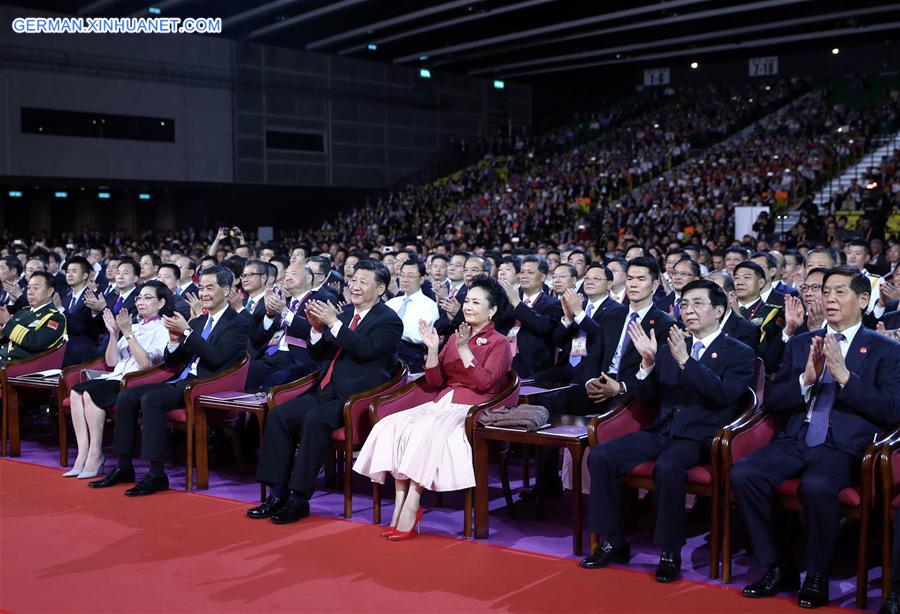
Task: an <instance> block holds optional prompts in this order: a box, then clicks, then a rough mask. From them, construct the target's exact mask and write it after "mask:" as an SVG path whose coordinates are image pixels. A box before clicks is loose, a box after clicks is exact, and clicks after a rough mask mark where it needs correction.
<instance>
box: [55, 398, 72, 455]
mask: <svg viewBox="0 0 900 614" xmlns="http://www.w3.org/2000/svg"><path fill="white" fill-rule="evenodd" d="M58 415H59V421H58V422H57V428H58V429H59V466H60V467H67V466H68V465H69V423H68V421H67V420H66V408H65V406H64V405H63V404H62V403H61V402H60V403H59V414H58Z"/></svg>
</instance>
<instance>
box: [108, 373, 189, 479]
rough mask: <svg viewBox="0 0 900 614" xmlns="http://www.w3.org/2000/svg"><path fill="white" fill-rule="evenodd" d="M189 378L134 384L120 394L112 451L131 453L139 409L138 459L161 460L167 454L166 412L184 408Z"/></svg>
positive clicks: (128, 454)
mask: <svg viewBox="0 0 900 614" xmlns="http://www.w3.org/2000/svg"><path fill="white" fill-rule="evenodd" d="M190 379H193V378H190ZM190 379H188V380H184V381H181V382H178V383H177V384H148V385H147V386H137V387H135V388H127V389H125V390H123V391H122V392H121V393H119V398H118V401H117V402H116V428H115V431H114V432H113V451H114V452H115V453H116V454H118V455H119V456H132V455H133V453H134V439H135V434H136V431H137V419H138V412H140V414H141V415H142V416H143V426H142V429H141V458H143V459H144V460H148V461H151V462H160V463H161V462H163V459H164V458H165V453H166V413H167V412H169V411H171V410H173V409H178V408H180V407H184V388H185V386H187V384H188V383H189V382H190Z"/></svg>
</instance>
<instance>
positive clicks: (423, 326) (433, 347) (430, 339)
mask: <svg viewBox="0 0 900 614" xmlns="http://www.w3.org/2000/svg"><path fill="white" fill-rule="evenodd" d="M419 335H421V337H422V343H424V344H425V347H426V348H428V351H429V352H436V351H437V349H438V346H440V344H441V339H440V337H438V334H437V331H436V330H435V329H434V327H433V326H429V325H428V322H426V321H425V320H419Z"/></svg>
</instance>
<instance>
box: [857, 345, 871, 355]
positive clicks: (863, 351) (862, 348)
mask: <svg viewBox="0 0 900 614" xmlns="http://www.w3.org/2000/svg"><path fill="white" fill-rule="evenodd" d="M868 351H869V350H867V349H866V347H865V346H863V347H861V348H859V353H860V354H865V353H866V352H868Z"/></svg>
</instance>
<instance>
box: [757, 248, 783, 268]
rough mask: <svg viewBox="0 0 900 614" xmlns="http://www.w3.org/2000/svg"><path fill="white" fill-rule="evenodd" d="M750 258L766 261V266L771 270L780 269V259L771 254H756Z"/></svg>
mask: <svg viewBox="0 0 900 614" xmlns="http://www.w3.org/2000/svg"><path fill="white" fill-rule="evenodd" d="M750 258H751V259H752V258H762V259H763V260H765V261H766V266H767V267H768V268H770V269H777V268H778V258H776V257H775V256H773V255H772V254H770V253H769V252H754V254H753V255H752V256H750Z"/></svg>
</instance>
